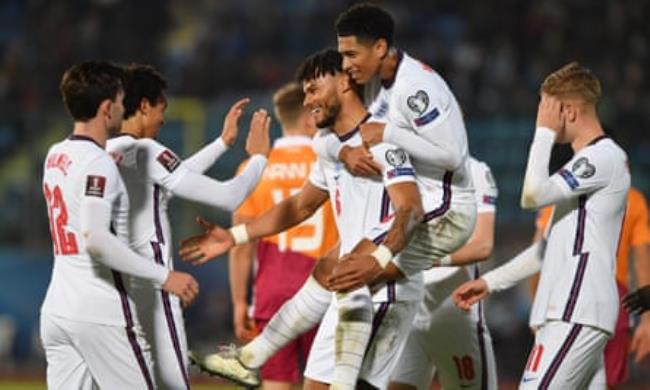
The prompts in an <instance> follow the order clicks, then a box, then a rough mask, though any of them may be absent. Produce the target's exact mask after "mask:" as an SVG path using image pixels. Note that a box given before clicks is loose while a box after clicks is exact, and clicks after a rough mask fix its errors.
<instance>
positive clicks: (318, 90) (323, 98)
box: [302, 74, 342, 128]
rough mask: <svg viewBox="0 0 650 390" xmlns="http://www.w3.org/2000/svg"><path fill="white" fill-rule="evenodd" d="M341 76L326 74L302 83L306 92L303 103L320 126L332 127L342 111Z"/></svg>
mask: <svg viewBox="0 0 650 390" xmlns="http://www.w3.org/2000/svg"><path fill="white" fill-rule="evenodd" d="M341 76H342V75H336V76H333V75H331V74H326V75H322V76H319V77H317V78H315V79H310V80H305V81H304V82H303V84H302V86H303V91H304V92H305V100H304V103H303V104H304V106H305V107H306V108H307V110H309V112H310V114H311V116H312V118H313V119H314V122H315V123H316V126H317V127H319V128H326V127H332V126H333V125H334V123H335V122H336V118H337V117H338V115H339V112H340V111H341V100H340V98H339V90H338V83H339V82H340V80H339V78H340V77H341Z"/></svg>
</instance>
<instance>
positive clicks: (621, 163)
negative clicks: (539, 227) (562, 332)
mask: <svg viewBox="0 0 650 390" xmlns="http://www.w3.org/2000/svg"><path fill="white" fill-rule="evenodd" d="M568 166H570V167H571V171H570V172H569V170H567V169H562V170H560V172H559V175H554V177H559V179H558V180H564V181H566V183H568V187H569V188H570V189H568V190H567V191H581V192H580V193H578V194H576V195H578V196H572V197H571V198H570V199H569V200H565V201H561V202H559V203H558V204H556V206H555V211H554V213H553V218H552V224H551V226H550V230H549V233H548V241H547V246H546V252H545V255H544V262H543V266H542V274H541V279H540V283H539V286H538V290H537V294H536V297H535V304H534V306H533V314H532V315H531V324H532V325H534V326H535V325H540V324H542V323H543V322H544V321H545V319H547V318H548V319H557V320H562V321H565V322H573V323H580V324H585V325H590V326H594V327H597V328H600V329H603V330H605V331H608V332H613V330H614V325H615V323H616V317H617V311H618V294H617V290H616V284H615V268H616V251H617V247H618V244H619V238H620V233H621V226H622V222H623V215H624V212H625V205H626V199H627V193H628V189H629V186H630V175H629V171H628V168H627V157H626V154H625V152H624V151H623V150H622V149H621V148H620V147H619V146H618V145H617V144H616V143H615V142H614V141H612V140H611V139H608V138H604V139H600V140H598V141H597V142H595V143H593V144H590V145H588V146H586V147H584V148H583V149H581V150H580V151H579V152H578V153H576V155H575V156H574V157H573V159H572V161H571V162H570V163H569V164H568ZM605 171H606V172H605Z"/></svg>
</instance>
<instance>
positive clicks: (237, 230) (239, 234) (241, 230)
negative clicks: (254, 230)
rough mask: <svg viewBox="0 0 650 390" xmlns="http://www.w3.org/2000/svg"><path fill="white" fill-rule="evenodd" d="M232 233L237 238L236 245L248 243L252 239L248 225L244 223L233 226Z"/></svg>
mask: <svg viewBox="0 0 650 390" xmlns="http://www.w3.org/2000/svg"><path fill="white" fill-rule="evenodd" d="M230 234H232V238H233V239H234V240H235V245H240V244H246V243H247V242H248V241H250V238H249V237H248V232H247V231H246V225H244V224H240V225H237V226H233V227H231V228H230Z"/></svg>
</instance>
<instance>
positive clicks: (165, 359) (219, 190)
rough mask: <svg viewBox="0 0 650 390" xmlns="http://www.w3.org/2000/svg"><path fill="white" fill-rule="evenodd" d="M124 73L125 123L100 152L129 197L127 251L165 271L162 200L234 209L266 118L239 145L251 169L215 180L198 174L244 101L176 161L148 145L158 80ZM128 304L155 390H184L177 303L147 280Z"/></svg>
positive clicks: (159, 99) (260, 161)
mask: <svg viewBox="0 0 650 390" xmlns="http://www.w3.org/2000/svg"><path fill="white" fill-rule="evenodd" d="M126 75H127V77H126V85H125V93H126V96H125V99H124V102H125V103H124V105H125V120H124V122H123V123H122V129H121V134H120V136H118V137H115V138H112V139H110V140H108V142H107V145H106V149H107V151H108V152H109V153H110V154H111V155H112V156H113V158H114V159H115V161H116V162H117V164H118V168H119V170H120V174H121V175H122V177H123V179H124V182H125V184H126V188H127V191H128V193H129V197H130V201H131V216H130V220H129V225H130V240H129V243H130V245H131V247H132V248H133V249H134V250H135V251H136V252H138V253H139V254H140V255H142V256H144V257H146V258H148V259H149V261H151V262H154V263H157V264H161V265H163V266H165V267H166V268H168V269H170V270H173V269H174V261H173V255H172V249H173V248H172V247H173V245H172V243H173V241H172V237H171V228H170V224H169V218H168V216H167V204H168V202H169V199H170V198H171V197H173V196H176V197H179V198H183V199H188V200H192V201H196V202H201V203H204V204H207V205H210V206H214V207H218V208H220V209H224V210H227V211H233V210H234V209H236V207H238V206H239V204H240V203H241V202H242V201H243V200H244V199H245V197H246V196H248V194H249V193H250V192H251V191H252V190H253V189H254V188H255V186H256V185H257V182H258V181H259V179H260V178H261V175H262V172H263V170H264V167H265V166H266V157H265V155H266V154H267V153H268V151H269V145H270V141H269V136H268V127H269V120H270V119H269V118H268V116H267V115H266V114H265V113H264V112H258V113H255V114H254V115H253V120H252V122H251V131H250V132H249V138H248V142H247V147H248V151H249V152H250V153H251V154H252V155H253V157H252V158H251V163H250V164H249V165H248V166H247V168H246V169H245V170H244V171H243V172H242V174H241V175H239V176H238V177H236V178H234V179H232V180H230V181H228V182H219V181H216V180H213V179H211V178H208V177H206V176H203V175H202V173H203V172H204V171H206V170H207V169H208V168H209V167H210V166H211V165H212V164H213V163H214V162H215V161H216V159H217V158H218V157H219V156H220V155H221V154H222V153H223V152H224V151H225V150H226V148H227V147H228V146H230V145H232V144H233V143H234V142H235V139H236V136H237V132H238V131H237V120H238V119H239V117H240V116H241V114H242V110H243V108H244V107H245V106H246V104H247V103H248V99H242V100H240V101H239V102H237V103H235V105H233V107H232V108H231V109H230V111H229V113H228V115H227V117H226V119H225V123H224V134H223V136H222V137H220V138H218V139H217V140H216V141H214V142H212V143H210V144H208V145H206V146H205V147H204V148H203V149H201V150H200V151H198V152H197V153H195V154H194V155H192V156H191V157H189V158H188V159H186V160H184V161H181V159H180V158H178V157H177V156H176V155H175V154H174V153H173V152H172V151H171V150H169V149H168V148H166V147H165V146H163V145H162V144H160V143H159V142H157V141H156V140H155V138H156V136H157V135H158V133H159V131H160V128H161V127H162V125H163V124H164V119H165V109H166V107H167V100H166V98H165V94H164V90H165V88H166V86H167V83H166V81H165V79H164V78H163V76H162V75H161V74H160V73H158V72H157V71H156V70H155V69H154V68H152V67H151V66H147V65H140V64H133V65H129V66H128V67H127V68H126ZM133 298H134V300H135V301H136V305H137V308H138V317H139V319H140V323H141V324H142V327H143V329H144V332H145V337H146V338H147V340H148V341H149V344H150V345H151V347H152V355H153V360H154V363H155V364H154V374H155V377H156V381H157V382H158V385H159V386H160V387H162V388H166V389H189V387H190V385H189V378H188V375H187V338H186V335H185V325H184V321H183V311H182V308H181V305H180V302H179V300H178V299H176V298H175V297H173V296H169V294H168V293H166V292H165V291H159V290H158V289H157V288H155V286H153V285H152V284H151V283H150V282H148V281H136V282H135V283H133Z"/></svg>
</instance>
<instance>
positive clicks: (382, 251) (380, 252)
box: [370, 244, 393, 268]
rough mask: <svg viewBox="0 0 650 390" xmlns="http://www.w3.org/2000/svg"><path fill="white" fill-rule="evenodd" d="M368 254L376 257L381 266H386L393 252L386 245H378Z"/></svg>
mask: <svg viewBox="0 0 650 390" xmlns="http://www.w3.org/2000/svg"><path fill="white" fill-rule="evenodd" d="M370 256H372V257H374V258H375V259H377V262H378V263H379V265H381V268H386V266H387V265H388V263H390V261H391V260H392V259H393V253H392V252H391V251H390V249H388V247H387V246H386V245H383V244H382V245H379V246H378V247H377V249H375V250H374V251H373V252H372V253H371V254H370Z"/></svg>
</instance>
